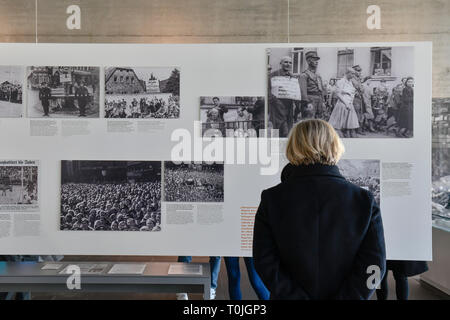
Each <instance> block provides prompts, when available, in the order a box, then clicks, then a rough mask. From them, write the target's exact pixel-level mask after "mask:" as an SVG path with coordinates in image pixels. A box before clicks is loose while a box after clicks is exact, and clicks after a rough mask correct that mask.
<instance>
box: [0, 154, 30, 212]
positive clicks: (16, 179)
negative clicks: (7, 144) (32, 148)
mask: <svg viewBox="0 0 450 320" xmlns="http://www.w3.org/2000/svg"><path fill="white" fill-rule="evenodd" d="M38 168H39V167H38V162H37V161H27V160H1V161H0V211H37V210H38V209H39V196H38V194H39V193H38V188H39V187H38Z"/></svg>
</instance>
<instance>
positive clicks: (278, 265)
mask: <svg viewBox="0 0 450 320" xmlns="http://www.w3.org/2000/svg"><path fill="white" fill-rule="evenodd" d="M253 257H254V262H255V267H256V271H257V272H258V274H259V275H260V277H261V279H262V280H263V282H264V284H265V285H266V286H267V288H268V289H269V291H270V293H271V299H368V298H370V296H371V295H372V294H373V292H374V291H375V289H374V288H373V287H372V286H370V288H369V286H368V285H367V282H368V278H369V277H370V276H371V275H373V271H372V272H370V271H368V268H369V267H370V266H377V267H378V268H379V270H380V276H381V278H382V277H383V275H384V273H385V269H386V253H385V244H384V233H383V224H382V220H381V214H380V209H379V207H378V205H377V203H376V202H375V199H374V197H373V195H372V194H371V193H370V192H369V191H367V190H365V189H363V188H360V187H358V186H356V185H354V184H352V183H350V182H348V181H347V180H346V179H345V178H344V177H343V176H342V175H341V174H340V172H339V169H338V167H337V166H328V165H322V164H314V165H309V166H293V165H290V164H289V165H287V166H286V167H285V168H284V169H283V173H282V182H281V183H280V184H278V185H277V186H275V187H272V188H270V189H267V190H264V191H263V192H262V194H261V203H260V205H259V208H258V211H257V214H256V216H255V226H254V238H253ZM381 278H380V279H381ZM380 279H379V280H380ZM369 282H370V279H369Z"/></svg>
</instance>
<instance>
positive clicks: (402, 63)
mask: <svg viewBox="0 0 450 320" xmlns="http://www.w3.org/2000/svg"><path fill="white" fill-rule="evenodd" d="M413 62H414V50H413V48H412V47H361V48H340V47H332V48H330V47H327V48H320V47H319V48H304V47H301V48H300V47H299V48H270V49H267V66H268V113H269V118H268V119H269V121H268V129H277V130H278V136H279V137H280V138H286V137H288V136H289V131H290V130H291V128H292V127H293V125H294V124H295V123H297V122H299V121H301V120H304V119H323V120H326V121H328V122H329V123H330V124H331V125H332V126H333V127H334V128H335V129H336V130H337V132H338V133H339V135H340V136H341V137H343V138H411V137H413V133H414V130H413V122H414V117H413V110H414V65H413Z"/></svg>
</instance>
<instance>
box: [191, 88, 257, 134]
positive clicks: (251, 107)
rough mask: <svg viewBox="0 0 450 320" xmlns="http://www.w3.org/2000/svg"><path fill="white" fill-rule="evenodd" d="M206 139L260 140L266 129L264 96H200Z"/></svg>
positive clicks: (201, 117)
mask: <svg viewBox="0 0 450 320" xmlns="http://www.w3.org/2000/svg"><path fill="white" fill-rule="evenodd" d="M200 121H201V123H202V135H203V136H220V137H259V135H260V130H263V129H264V128H265V103H264V97H249V96H248V97H242V96H231V97H200Z"/></svg>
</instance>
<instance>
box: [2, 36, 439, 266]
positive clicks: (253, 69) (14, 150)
mask: <svg viewBox="0 0 450 320" xmlns="http://www.w3.org/2000/svg"><path fill="white" fill-rule="evenodd" d="M304 47H308V48H314V49H316V50H317V52H319V53H320V52H321V51H320V50H319V49H320V48H327V47H334V48H348V47H358V48H374V47H392V48H393V47H400V48H401V47H405V48H406V47H410V48H412V49H413V54H412V55H411V56H410V57H411V61H410V63H411V66H412V68H411V73H412V74H411V76H413V77H414V82H415V87H414V135H413V137H410V138H399V139H387V138H367V139H366V138H359V139H344V144H345V147H346V153H345V155H344V158H345V159H359V160H361V159H370V160H378V161H379V162H380V169H381V173H380V180H381V181H380V187H381V211H382V217H383V223H384V230H385V238H386V245H387V257H388V259H400V260H402V259H406V260H430V259H431V199H430V190H431V121H430V119H431V49H432V47H431V43H428V42H414V43H339V44H300V43H296V44H293V43H290V44H274V43H270V44H204V45H203V44H202V45H200V44H199V45H141V44H139V45H138V44H126V45H125V44H124V45H120V44H1V45H0V61H1V65H3V66H23V68H24V73H23V76H24V79H23V105H24V109H25V110H26V112H25V113H24V114H25V117H22V118H8V119H6V118H2V119H0V150H1V156H0V157H1V160H2V161H7V160H11V161H15V160H22V161H24V160H30V161H35V162H34V163H36V164H38V166H39V173H38V185H37V186H36V187H35V189H34V192H36V190H37V193H38V196H37V200H36V202H37V203H38V208H39V211H38V212H37V213H36V212H28V211H20V210H19V209H18V210H16V211H15V210H12V211H11V210H10V211H3V210H2V211H0V233H1V237H0V253H2V254H40V255H43V254H66V255H193V256H250V255H251V249H250V248H251V226H252V219H253V217H254V212H255V210H256V207H257V206H258V204H259V200H260V194H261V191H262V190H263V189H265V188H268V187H270V186H273V185H275V184H277V183H279V181H280V173H281V168H282V165H283V164H284V163H285V162H284V161H283V160H282V157H280V162H279V165H277V167H279V169H278V170H276V173H275V174H274V175H261V171H260V169H261V167H262V165H260V164H248V161H247V164H237V163H236V161H234V162H235V164H229V163H225V165H224V169H223V170H224V171H223V172H224V173H223V176H224V179H223V202H222V201H219V203H217V202H204V203H193V202H190V203H186V202H166V201H164V199H165V198H164V197H165V194H164V172H162V175H161V180H162V193H163V195H162V201H161V214H160V217H161V221H160V225H159V227H160V228H159V229H154V231H151V232H142V231H139V232H135V231H109V230H108V231H95V230H91V231H70V230H61V219H60V215H61V181H62V177H61V161H62V160H97V161H99V160H100V161H128V162H135V161H138V162H139V161H170V160H171V152H172V149H173V148H174V146H176V145H177V144H178V141H172V140H171V138H173V137H172V133H173V132H174V131H175V130H176V129H185V130H187V132H189V133H190V135H191V138H192V139H194V137H195V138H198V136H199V135H200V129H201V128H200V127H197V128H196V129H195V130H194V121H199V120H200V97H215V96H218V97H227V96H233V97H234V96H242V97H248V96H251V97H258V96H263V97H266V100H267V94H268V92H267V90H268V88H267V81H268V74H269V73H268V69H267V68H268V60H267V52H266V49H268V48H292V50H294V48H297V49H298V48H304ZM355 52H357V51H355ZM324 59H325V56H323V57H322V61H325V60H324ZM358 59H359V58H358V55H357V54H355V64H357V63H358ZM392 63H393V62H392ZM400 63H402V62H401V61H400V62H397V67H398V64H400ZM30 66H80V67H99V68H100V74H99V80H100V82H99V86H98V87H97V86H96V85H94V86H92V85H91V84H90V83H89V80H87V82H88V83H87V90H88V92H89V93H90V94H91V95H92V96H95V95H96V94H98V98H95V99H98V101H97V102H98V106H99V114H100V117H99V118H96V117H95V112H94V113H93V115H94V116H93V117H89V114H88V117H86V118H85V117H77V116H76V112H78V111H77V110H78V109H77V108H79V104H75V108H76V109H75V111H76V112H75V113H73V114H72V116H73V117H71V118H68V117H56V116H52V111H50V117H48V118H29V117H27V115H29V114H30V113H29V110H28V108H29V107H30V106H29V103H28V100H29V101H31V99H34V100H33V103H35V102H36V101H37V100H36V94H37V91H34V93H33V94H34V95H35V96H34V98H30V94H29V90H32V89H30V77H29V75H30V73H29V72H30V69H29V68H28V67H30ZM168 66H175V67H176V68H177V69H178V70H179V72H180V73H179V74H180V88H179V89H180V92H179V101H178V102H179V114H178V115H176V116H174V117H172V118H170V119H165V118H158V119H155V118H145V119H133V118H125V119H109V118H108V119H107V118H104V116H105V69H106V68H111V67H124V68H140V67H168ZM368 68H369V67H367V69H366V70H368ZM336 70H337V68H336V69H333V70H332V71H330V70H321V69H320V65H319V69H318V72H319V73H321V74H328V73H331V72H334V73H336ZM122 71H123V70H122ZM122 71H121V72H122ZM125 71H126V70H125ZM272 71H273V70H272ZM83 75H85V73H83V70H80V71H79V72H78V71H77V72H76V76H75V77H80V79H83V81H86V80H85V78H83ZM123 77H124V78H123V81H127V75H125V73H124V74H123ZM157 78H158V77H157ZM158 80H159V82H160V87H161V86H162V85H161V83H165V82H164V81H161V80H164V79H162V78H158ZM117 81H120V75H118V78H117ZM128 81H130V82H131V81H134V80H131V76H129V78H128ZM145 86H146V83H145V82H144V83H143V87H145ZM76 88H77V86H75V89H74V90H76ZM34 90H36V89H34ZM53 90H54V89H53ZM61 90H63V89H61ZM136 90H137V89H136ZM161 94H164V93H161ZM152 95H155V94H154V93H152ZM166 95H167V94H166ZM170 99H172V97H169V104H170V103H171V102H170ZM166 101H167V100H166ZM52 108H54V106H51V110H55V109H52ZM58 110H59V109H58ZM35 111H36V108H34V112H35ZM266 112H267V103H266ZM266 123H267V120H266ZM194 131H195V132H194ZM247 139H248V138H247ZM225 140H227V141H229V142H227V143H234V142H237V140H239V139H237V138H226V139H225ZM285 141H286V139H281V142H280V147H279V149H277V150H275V151H273V153H274V154H278V151H281V153H283V147H284V143H285ZM204 144H207V143H205V142H204ZM195 146H196V142H195V141H194V140H192V147H193V154H194V153H195V152H194V148H195ZM247 160H248V159H247ZM163 167H164V166H163ZM99 170H100V171H99V172H101V169H99ZM198 170H199V172H200V171H201V170H202V169H198ZM131 175H132V174H131V173H128V172H127V173H126V176H127V179H128V180H127V181H132V177H131ZM184 177H185V178H183V179H184V180H183V185H186V186H189V184H190V183H191V181H188V180H190V178H189V177H188V175H185V176H184ZM192 183H193V184H194V185H195V187H198V188H200V189H201V190H207V189H208V188H209V185H208V182H207V181H204V180H202V179H201V178H199V179H198V181H197V180H195V179H194V182H192ZM21 187H22V186H21ZM24 188H25V187H24ZM30 188H32V187H30ZM0 192H1V191H0ZM9 192H10V191H9V190H7V191H6V193H7V194H9ZM30 193H32V192H31V191H30ZM216 200H217V199H216ZM1 201H9V200H2V199H1V196H0V202H1ZM299 201H301V197H299ZM183 205H184V206H183ZM168 211H170V212H168ZM169 216H170V221H168V217H169ZM152 227H153V226H152ZM343 249H344V248H343Z"/></svg>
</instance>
